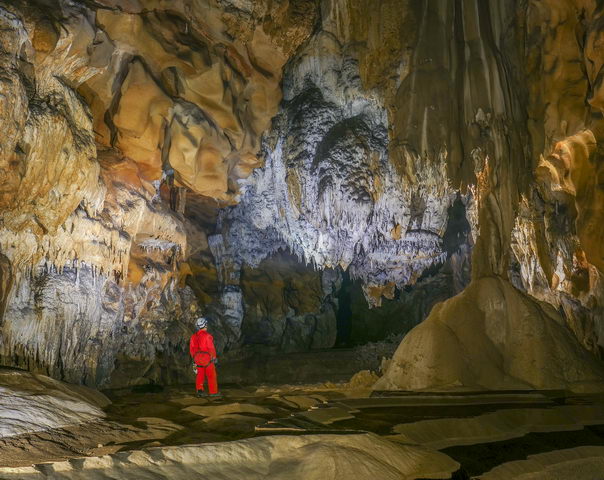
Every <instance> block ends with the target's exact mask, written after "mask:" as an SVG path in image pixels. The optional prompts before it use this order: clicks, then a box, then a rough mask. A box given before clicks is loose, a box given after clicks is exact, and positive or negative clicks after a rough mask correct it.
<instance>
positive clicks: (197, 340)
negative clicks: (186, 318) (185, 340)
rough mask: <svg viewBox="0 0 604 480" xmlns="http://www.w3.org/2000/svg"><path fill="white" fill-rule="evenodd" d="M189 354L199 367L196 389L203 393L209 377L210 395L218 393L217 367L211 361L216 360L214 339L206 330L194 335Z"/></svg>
mask: <svg viewBox="0 0 604 480" xmlns="http://www.w3.org/2000/svg"><path fill="white" fill-rule="evenodd" d="M189 353H190V354H191V357H193V361H194V362H195V364H196V365H197V380H196V381H195V388H196V389H197V390H201V391H203V381H204V379H205V377H207V378H208V389H209V390H210V395H212V394H216V393H218V382H217V379H216V367H215V366H214V364H213V363H211V361H212V360H214V359H215V358H216V349H215V348H214V337H212V335H210V334H209V333H208V332H207V331H206V330H199V331H198V332H197V333H194V334H193V335H192V336H191V341H190V342H189Z"/></svg>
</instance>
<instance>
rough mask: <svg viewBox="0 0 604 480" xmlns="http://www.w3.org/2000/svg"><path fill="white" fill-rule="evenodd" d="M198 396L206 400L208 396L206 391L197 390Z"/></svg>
mask: <svg viewBox="0 0 604 480" xmlns="http://www.w3.org/2000/svg"><path fill="white" fill-rule="evenodd" d="M197 396H198V397H199V398H204V397H207V396H208V394H207V393H206V392H205V390H197Z"/></svg>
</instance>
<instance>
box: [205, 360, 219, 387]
mask: <svg viewBox="0 0 604 480" xmlns="http://www.w3.org/2000/svg"><path fill="white" fill-rule="evenodd" d="M205 370H206V375H207V376H208V390H209V391H210V395H216V394H217V393H218V381H217V379H216V367H215V366H214V364H213V363H211V364H210V365H208V366H207V367H206V368H205Z"/></svg>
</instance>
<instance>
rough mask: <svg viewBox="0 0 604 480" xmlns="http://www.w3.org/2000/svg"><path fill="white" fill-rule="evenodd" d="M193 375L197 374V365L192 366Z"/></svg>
mask: <svg viewBox="0 0 604 480" xmlns="http://www.w3.org/2000/svg"><path fill="white" fill-rule="evenodd" d="M193 373H195V374H196V373H197V365H195V364H193Z"/></svg>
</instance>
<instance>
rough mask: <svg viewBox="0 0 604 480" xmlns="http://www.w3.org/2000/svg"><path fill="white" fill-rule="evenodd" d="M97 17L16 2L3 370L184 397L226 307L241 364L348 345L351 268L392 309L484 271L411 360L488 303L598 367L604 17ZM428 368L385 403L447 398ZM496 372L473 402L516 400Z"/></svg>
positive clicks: (315, 5) (9, 92) (5, 149)
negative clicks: (492, 394)
mask: <svg viewBox="0 0 604 480" xmlns="http://www.w3.org/2000/svg"><path fill="white" fill-rule="evenodd" d="M86 5H88V6H84V5H80V4H79V3H72V2H66V1H62V0H56V2H55V3H54V4H53V7H52V8H50V7H39V6H34V5H33V4H31V2H27V1H18V2H2V1H0V26H1V28H2V35H1V36H0V46H1V48H0V70H1V75H0V94H1V95H0V131H1V132H2V135H3V137H2V142H0V208H1V213H0V215H1V223H0V314H1V315H2V317H1V318H0V361H1V362H2V363H6V364H9V365H17V366H23V367H27V368H28V369H31V370H37V371H42V372H45V373H49V374H51V375H52V376H55V377H60V378H62V379H66V380H70V381H74V382H84V383H88V384H95V385H104V386H106V385H123V384H128V383H140V382H148V381H160V382H169V381H179V380H182V378H183V377H182V376H183V375H184V374H185V372H186V368H187V364H188V359H187V355H186V339H187V337H188V335H189V334H190V331H191V327H192V323H193V319H194V317H195V316H196V315H197V314H198V313H199V312H200V311H202V310H203V311H204V312H206V313H211V314H213V317H212V319H211V320H212V327H213V328H214V329H215V330H216V332H215V333H216V335H215V336H216V338H217V340H218V342H219V344H220V346H221V348H224V349H237V348H241V347H245V346H246V345H247V346H249V345H261V346H265V347H268V348H269V349H272V350H271V351H273V350H279V351H294V350H303V349H312V348H328V347H331V346H333V344H334V342H335V341H336V337H337V331H336V330H337V328H336V323H337V322H336V316H337V313H338V309H339V308H340V306H341V305H339V303H338V302H339V300H338V298H339V297H338V292H339V291H340V289H341V288H342V282H343V280H342V278H343V277H342V273H341V272H342V270H347V272H348V274H349V275H350V277H351V278H353V279H356V280H358V281H360V282H361V285H362V287H361V288H362V290H363V294H364V296H365V298H366V300H367V302H368V304H369V305H370V306H372V307H379V305H380V304H381V303H382V301H383V299H384V298H385V299H388V301H389V302H396V301H398V300H397V299H398V297H399V296H400V295H402V293H401V292H402V291H404V290H405V289H406V290H409V289H412V288H415V287H413V286H414V285H418V286H417V290H414V291H413V292H415V293H410V294H409V296H408V298H414V296H417V295H418V292H421V291H422V289H424V288H430V285H438V286H439V287H438V288H439V289H442V291H443V292H446V293H442V292H440V291H439V292H429V295H425V296H424V297H426V296H427V297H428V298H429V299H430V301H429V302H427V304H430V305H431V304H432V303H434V302H436V301H437V300H441V299H442V298H446V297H448V296H450V295H452V294H456V293H459V292H460V291H461V290H462V289H463V288H464V287H465V286H466V284H467V283H468V280H469V279H468V274H467V272H468V270H469V263H470V262H469V258H470V255H472V271H473V273H472V278H473V282H472V284H471V285H470V287H469V288H470V290H468V291H467V292H466V293H465V294H462V295H463V296H462V297H458V300H455V301H453V300H450V301H451V302H453V303H451V304H449V303H448V302H447V303H445V304H444V305H441V306H439V307H437V308H436V309H435V310H434V312H433V315H431V316H430V318H429V319H428V320H427V321H426V322H425V324H422V325H420V327H421V328H420V330H419V332H420V333H421V335H420V333H417V332H418V330H413V331H412V332H411V333H410V334H409V335H408V337H407V338H406V339H405V342H404V343H403V345H402V346H401V349H402V350H400V351H399V352H398V353H397V355H396V358H397V359H398V360H397V361H398V362H399V364H404V363H405V362H406V361H407V360H408V358H409V355H412V354H413V352H417V351H421V350H422V349H424V347H425V346H426V345H428V344H430V342H431V341H432V340H430V339H431V338H432V337H430V335H432V334H434V335H437V336H438V332H437V330H438V329H435V330H434V332H432V331H431V330H430V326H431V325H432V326H435V325H436V326H439V325H440V326H442V324H445V325H449V324H451V325H452V323H451V322H453V323H454V322H455V321H456V320H455V319H454V318H451V315H454V314H456V313H455V312H457V311H458V310H456V308H457V307H455V308H453V307H454V306H455V305H458V303H459V302H461V303H463V301H466V300H468V299H469V300H468V301H470V300H471V301H473V302H478V301H479V300H481V299H480V298H478V297H480V292H484V294H485V295H487V294H488V295H491V297H489V298H492V300H493V302H500V303H502V305H504V306H502V307H501V308H500V309H499V310H498V311H500V312H504V313H502V314H501V315H500V316H499V317H498V318H500V320H501V322H503V323H504V324H505V322H506V321H507V322H511V323H510V325H512V324H513V322H512V320H511V319H510V315H512V314H513V313H510V312H516V311H518V309H521V310H522V311H523V312H525V313H526V312H528V313H526V315H524V316H523V318H525V319H526V322H529V321H530V318H532V317H534V316H538V317H539V322H544V323H543V325H547V322H556V324H564V325H566V326H564V327H561V328H565V329H570V330H569V331H572V333H573V334H574V336H573V335H570V336H566V335H562V334H560V335H550V336H545V337H544V338H543V342H542V344H541V343H538V342H537V343H536V344H539V345H540V347H539V348H541V350H539V351H542V352H544V357H543V358H549V356H551V355H554V354H555V352H558V351H559V349H560V348H561V349H562V350H564V352H566V353H568V352H570V353H568V355H567V357H568V358H569V359H570V358H571V357H573V355H574V354H573V353H572V352H582V350H576V348H575V347H577V348H581V347H578V345H579V344H581V345H582V346H583V347H584V348H585V349H587V350H590V351H591V352H592V353H595V354H599V352H600V349H601V347H602V345H604V330H603V329H604V322H602V309H603V308H604V287H603V283H602V277H601V276H602V270H603V269H604V256H603V255H604V253H603V251H602V242H601V238H602V235H603V234H604V232H602V228H603V227H602V225H604V222H603V221H602V212H603V210H602V205H603V204H604V203H603V201H604V199H603V198H602V178H604V177H603V175H604V174H603V172H602V168H604V167H602V165H603V162H602V159H601V154H600V150H601V149H600V146H599V143H600V142H601V139H602V135H603V132H604V129H603V128H602V127H603V124H602V121H601V116H602V111H601V109H602V108H603V103H602V92H601V90H602V88H601V87H602V86H601V78H602V75H601V72H600V70H601V68H602V62H601V59H600V57H601V54H600V51H599V48H600V47H599V44H600V43H601V42H600V37H601V30H602V29H601V28H600V24H601V19H600V15H601V14H600V13H599V10H598V9H597V8H596V5H595V2H592V1H589V0H586V1H578V0H577V1H573V0H568V1H564V2H560V1H554V0H543V1H540V2H531V3H530V4H529V5H525V4H524V3H522V4H518V5H516V4H513V2H507V1H503V0H501V1H494V2H483V1H480V0H463V1H459V2H442V1H440V0H426V1H424V2H411V1H410V2H405V1H401V0H386V1H382V2H379V5H376V2H374V1H373V0H328V1H323V2H318V1H313V0H285V1H280V2H272V1H254V2H248V1H228V0H204V1H200V2H192V1H189V0H178V1H175V2H165V1H164V0H150V1H145V2H142V1H139V0H129V1H126V2H123V1H120V2H118V1H117V0H99V1H97V2H96V3H94V4H88V3H87V4H86ZM535 39H537V40H538V41H537V40H535ZM535 45H541V47H535ZM529 47H530V48H529ZM454 211H456V212H457V213H456V215H458V216H460V217H461V218H462V219H463V220H464V226H463V228H461V227H459V224H458V225H457V226H456V227H455V226H452V222H451V217H452V215H453V214H452V213H451V212H454ZM458 223H459V222H458ZM472 249H473V250H472ZM487 278H488V279H491V280H492V279H496V280H492V281H491V280H488V281H487V280H485V279H487ZM485 282H486V283H485ZM493 282H494V283H493ZM486 284H488V285H491V287H492V286H493V285H498V286H499V287H500V288H499V287H498V288H494V287H493V288H490V287H489V288H486V287H484V285H486ZM511 285H514V287H516V289H517V290H521V292H518V291H517V290H510V289H512V286H511ZM476 292H478V293H476ZM502 292H503V293H502ZM511 292H513V293H511ZM406 293H409V292H406ZM406 293H405V294H406ZM460 298H461V300H460ZM464 299H465V300H464ZM536 300H539V301H544V302H547V303H549V304H551V305H552V306H554V307H556V308H559V307H561V309H562V312H563V315H562V314H560V315H559V316H558V315H549V313H547V312H549V310H547V309H546V308H545V307H542V306H541V305H540V304H538V303H536ZM455 302H458V303H455ZM401 303H405V302H401ZM427 304H426V305H427ZM518 305H520V306H521V307H519V306H518ZM389 306H390V307H391V306H392V304H391V303H389ZM390 307H389V308H390ZM449 307H450V308H449ZM477 308H478V307H477ZM417 310H418V311H419V310H422V311H423V310H425V308H423V307H422V308H421V309H417ZM480 312H482V313H480V314H476V315H474V317H473V318H474V320H475V325H474V327H476V328H481V325H482V324H483V323H484V322H488V318H487V317H488V315H486V314H485V313H484V312H490V310H489V309H488V308H486V307H484V308H482V309H481V310H480ZM505 312H507V313H505ZM543 312H546V313H547V315H545V314H543V315H542V313H543ZM425 313H426V312H424V313H422V314H421V315H420V314H418V315H417V317H418V318H414V319H411V320H409V319H405V323H406V324H409V325H412V324H415V323H417V322H419V321H420V320H421V319H422V318H423V316H424V315H425ZM544 315H545V316H544ZM420 317H422V318H420ZM546 317H547V318H546ZM481 322H482V323H481ZM535 325H541V323H538V322H537V323H536V324H535ZM483 326H484V325H483ZM535 328H537V327H535ZM544 328H545V327H544ZM556 328H557V327H556ZM565 331H566V330H565ZM460 332H461V330H460ZM461 333H463V332H461ZM533 333H534V332H533ZM493 335H495V336H496V337H497V339H498V341H499V340H501V339H500V338H499V336H498V333H497V332H495V333H494V334H493ZM487 336H488V335H487ZM434 338H436V337H434ZM439 338H440V337H439ZM489 338H491V337H489ZM493 338H494V337H493ZM560 339H562V340H560ZM491 340H492V338H491ZM508 340H509V342H512V344H513V345H512V346H510V345H507V344H506V342H507V341H508ZM508 340H505V339H504V340H501V341H502V342H503V343H502V344H498V345H497V348H495V349H494V350H492V351H491V353H493V352H495V353H493V355H495V356H497V355H501V356H502V358H503V360H502V361H504V363H505V357H506V355H512V356H513V355H516V353H514V352H517V350H515V347H514V348H513V346H514V345H515V343H514V339H512V338H511V337H510V339H508ZM459 341H460V342H461V343H462V344H463V343H464V341H465V340H464V339H460V340H459ZM468 341H470V340H468ZM558 341H560V342H562V344H564V345H565V346H564V345H562V344H560V345H558ZM573 342H576V344H575V343H573ZM561 345H562V346H561ZM524 347H526V345H525V346H523V347H522V348H524ZM426 348H427V347H426ZM527 348H528V347H527ZM448 351H450V355H451V356H452V357H451V365H456V364H457V363H455V362H456V360H455V356H456V355H458V356H459V349H458V350H456V349H455V348H451V349H449V350H448ZM520 351H524V350H522V349H520ZM410 352H411V353H410ZM510 352H511V353H510ZM566 353H565V355H566ZM489 355H490V354H489ZM581 355H582V354H581ZM581 355H579V354H577V356H576V357H577V358H579V360H578V362H579V364H578V365H587V364H589V362H588V361H587V360H585V362H587V363H585V362H583V360H581V359H582V358H583V357H582V356H581ZM489 358H490V357H489ZM565 358H566V357H565ZM581 362H583V363H581ZM569 364H572V361H571V360H569ZM431 365H432V364H430V362H427V363H420V364H418V365H417V369H421V368H424V367H425V368H433V366H431ZM590 365H591V364H590ZM393 368H394V367H393ZM414 368H415V367H414ZM514 368H516V367H514ZM518 368H520V367H518ZM577 368H579V370H580V369H581V368H582V367H580V366H579V367H577ZM589 368H591V367H589ZM597 368H598V367H597V366H596V367H594V369H595V370H593V371H592V373H593V375H592V377H593V378H596V377H597V376H598V375H599V374H598V372H597V371H596V370H597ZM417 369H416V370H408V369H407V370H405V369H398V370H392V372H390V373H389V377H388V378H389V379H390V380H389V381H390V382H391V383H390V384H389V385H411V384H413V385H416V384H414V383H413V382H410V381H409V378H408V377H409V375H411V374H410V373H408V372H411V371H413V372H414V373H413V375H417V376H418V378H420V377H421V378H424V380H425V381H424V382H423V383H422V385H421V386H422V388H430V387H431V386H435V385H436V384H437V383H438V382H436V380H435V381H434V382H432V381H431V380H430V378H436V377H438V375H437V376H436V377H430V376H429V375H428V376H426V375H424V373H425V372H423V373H422V372H421V371H419V370H417ZM462 370H463V369H462ZM501 371H502V372H504V374H502V375H503V376H501V378H502V379H504V378H508V377H505V375H508V374H509V372H508V371H507V370H505V369H503V370H501ZM590 371H591V370H590ZM405 372H407V373H405ZM505 372H507V373H505ZM594 372H595V373H594ZM422 375H423V376H422ZM512 376H514V375H512ZM579 376H580V375H579ZM579 376H573V375H570V374H569V375H567V376H565V377H564V378H562V379H559V380H560V382H562V383H564V382H565V381H568V382H575V381H576V382H579V381H580V379H579V378H578V377H579ZM395 377H396V378H395ZM449 377H450V375H449ZM449 377H447V379H448V380H450V382H449V381H448V380H447V382H448V383H447V382H445V383H447V384H451V385H453V384H455V382H456V379H454V378H452V377H451V378H449ZM479 377H480V375H477V376H476V375H475V376H472V374H471V372H469V373H468V376H467V378H466V377H464V378H466V380H467V381H466V380H463V379H457V380H459V382H458V383H459V385H461V386H463V385H464V382H465V383H467V384H468V385H469V384H472V385H473V386H476V385H483V386H488V387H489V388H496V387H497V385H496V382H495V383H488V382H487V383H488V384H487V383H484V382H482V381H478V380H476V379H477V378H479ZM438 378H440V377H438ZM590 378H591V377H590ZM525 380H526V379H525ZM525 380H522V381H521V383H522V382H524V384H527V385H532V386H546V385H552V384H553V383H552V382H551V381H550V380H551V379H548V378H538V379H532V380H531V379H528V380H526V381H525ZM529 380H530V381H529ZM533 380H534V381H533ZM439 381H440V380H439ZM431 382H432V383H431ZM435 382H436V383H435ZM502 382H503V383H502V384H501V385H503V386H505V384H506V383H505V382H507V380H505V381H504V380H502ZM508 383H510V382H508ZM512 383H513V382H512ZM554 383H555V382H554ZM441 384H442V382H440V383H439V385H441ZM510 384H511V383H510ZM501 385H500V386H501Z"/></svg>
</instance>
